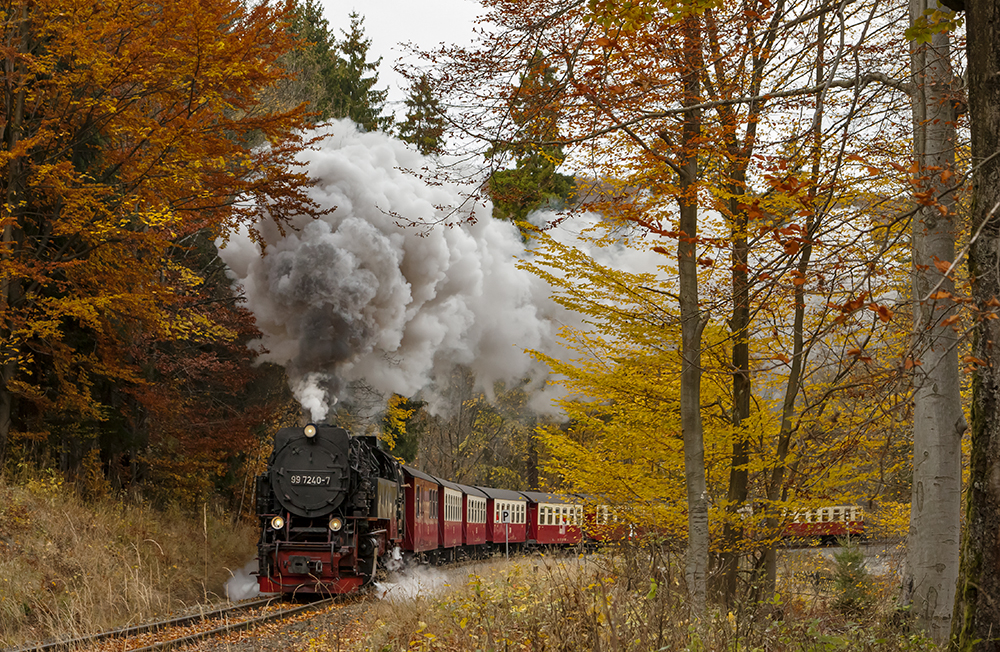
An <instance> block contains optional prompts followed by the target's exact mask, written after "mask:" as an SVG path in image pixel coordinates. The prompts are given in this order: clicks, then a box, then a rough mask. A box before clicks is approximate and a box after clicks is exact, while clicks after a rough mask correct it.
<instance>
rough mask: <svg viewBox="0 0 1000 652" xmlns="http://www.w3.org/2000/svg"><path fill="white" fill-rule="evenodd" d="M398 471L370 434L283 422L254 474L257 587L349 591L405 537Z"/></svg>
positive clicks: (288, 591) (286, 590)
mask: <svg viewBox="0 0 1000 652" xmlns="http://www.w3.org/2000/svg"><path fill="white" fill-rule="evenodd" d="M402 485H403V475H402V471H401V469H400V466H399V464H398V463H397V462H396V460H395V459H393V458H392V456H390V455H389V454H388V453H386V452H384V451H382V450H380V449H379V447H378V441H377V438H376V437H351V436H350V435H349V434H348V432H347V431H346V430H344V429H343V428H339V427H335V426H324V425H313V424H309V425H307V426H305V427H301V428H284V429H282V430H280V431H278V434H277V435H276V436H275V439H274V451H273V452H272V454H271V457H270V459H269V460H268V470H267V473H266V474H264V475H261V476H259V477H258V478H257V516H258V517H259V519H260V525H261V536H260V541H259V543H258V549H257V560H258V577H257V582H258V585H259V587H260V590H261V592H262V593H284V594H294V593H333V594H339V593H350V592H352V591H355V590H357V589H358V588H360V587H361V586H363V585H365V584H368V583H370V582H371V581H372V580H373V579H374V578H375V573H376V570H377V568H378V563H379V559H380V558H386V559H388V556H391V555H392V554H394V550H395V549H396V548H397V547H398V546H399V543H400V541H401V540H402V537H403V486H402Z"/></svg>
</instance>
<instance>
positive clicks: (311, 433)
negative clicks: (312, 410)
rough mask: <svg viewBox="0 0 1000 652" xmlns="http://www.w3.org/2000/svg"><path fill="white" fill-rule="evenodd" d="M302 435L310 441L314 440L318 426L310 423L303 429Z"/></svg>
mask: <svg viewBox="0 0 1000 652" xmlns="http://www.w3.org/2000/svg"><path fill="white" fill-rule="evenodd" d="M302 433H303V434H304V435H305V436H306V437H308V438H309V439H312V438H313V437H315V436H316V426H314V425H313V424H311V423H310V424H309V425H308V426H306V427H305V428H303V429H302Z"/></svg>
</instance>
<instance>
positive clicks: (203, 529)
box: [0, 472, 257, 649]
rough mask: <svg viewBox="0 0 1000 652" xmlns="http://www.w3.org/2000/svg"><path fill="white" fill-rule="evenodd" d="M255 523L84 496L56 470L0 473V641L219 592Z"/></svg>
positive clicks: (10, 643) (69, 632) (6, 643)
mask: <svg viewBox="0 0 1000 652" xmlns="http://www.w3.org/2000/svg"><path fill="white" fill-rule="evenodd" d="M256 540H257V532H256V528H254V527H253V525H252V524H248V523H245V522H234V520H233V519H232V518H231V517H230V515H228V514H226V513H225V512H224V511H223V510H222V509H221V508H219V507H218V506H214V505H213V504H212V503H211V502H209V503H206V504H204V505H202V508H201V509H199V510H189V511H184V510H181V509H178V508H166V509H154V508H153V507H151V506H150V505H149V504H148V503H146V502H145V501H142V500H139V499H135V498H133V499H129V500H126V501H124V502H123V501H119V500H116V499H113V498H103V499H96V500H95V499H84V498H83V497H81V496H80V493H79V491H78V488H77V487H75V486H73V485H70V484H67V483H64V482H63V481H62V480H61V479H60V476H59V475H58V474H56V473H53V472H41V473H33V474H31V477H30V478H29V477H26V478H22V479H19V481H17V482H14V481H9V482H8V481H4V480H3V479H2V478H0V649H8V648H12V647H18V646H22V645H25V644H28V643H33V642H40V641H45V640H52V639H56V638H60V639H62V638H72V637H76V636H81V635H84V634H88V633H94V632H98V631H104V630H107V629H111V628H114V627H119V626H123V625H126V624H133V623H138V622H143V621H148V620H150V619H151V618H153V617H155V616H159V615H163V614H167V613H173V612H176V611H180V610H184V609H185V608H189V607H192V606H193V605H196V604H199V603H205V602H214V601H219V600H225V594H224V586H225V582H226V580H228V579H229V577H230V576H231V575H230V570H229V569H232V571H233V572H235V571H236V570H237V569H239V568H241V567H242V566H243V565H244V564H245V563H246V562H247V561H249V560H250V559H252V558H253V556H254V554H255V553H256V550H255V546H256Z"/></svg>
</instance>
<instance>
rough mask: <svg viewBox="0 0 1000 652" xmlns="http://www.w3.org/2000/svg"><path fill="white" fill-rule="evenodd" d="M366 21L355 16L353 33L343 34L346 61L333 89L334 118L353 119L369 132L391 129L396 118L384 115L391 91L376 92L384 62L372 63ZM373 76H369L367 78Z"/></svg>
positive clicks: (339, 46)
mask: <svg viewBox="0 0 1000 652" xmlns="http://www.w3.org/2000/svg"><path fill="white" fill-rule="evenodd" d="M364 22H365V19H364V17H363V16H360V15H358V14H357V13H356V12H352V13H351V30H350V32H343V34H344V40H343V41H341V42H339V43H337V50H338V52H339V54H340V55H342V61H341V62H340V63H339V65H338V66H337V69H336V70H335V71H334V73H333V78H332V79H331V83H330V86H329V87H328V88H329V90H330V95H331V97H330V117H333V118H350V119H351V120H354V122H356V123H358V124H359V125H360V126H361V127H362V128H363V129H365V130H366V131H376V130H379V129H388V128H389V127H390V126H392V122H393V120H392V116H391V115H389V116H383V115H381V113H382V110H383V109H384V107H385V98H386V95H388V93H389V91H388V90H382V91H378V90H375V84H377V83H378V72H377V71H378V65H379V63H381V61H382V59H381V58H379V59H376V60H375V61H372V62H369V61H368V60H367V59H368V49H369V48H370V47H371V40H370V39H366V38H365V35H364V29H363V25H364ZM366 75H369V76H366Z"/></svg>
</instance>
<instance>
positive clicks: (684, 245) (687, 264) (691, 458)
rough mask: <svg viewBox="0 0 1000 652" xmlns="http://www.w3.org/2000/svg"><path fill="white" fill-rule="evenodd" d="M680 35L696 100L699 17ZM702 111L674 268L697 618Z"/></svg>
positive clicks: (688, 127) (690, 122) (704, 541)
mask: <svg viewBox="0 0 1000 652" xmlns="http://www.w3.org/2000/svg"><path fill="white" fill-rule="evenodd" d="M684 41H685V51H686V57H687V61H686V64H687V65H686V66H685V68H686V70H687V77H686V79H685V81H684V88H685V92H684V103H685V105H687V106H692V105H695V104H697V103H698V102H699V101H700V97H699V96H700V94H701V93H700V91H701V82H700V75H701V74H702V57H701V47H702V46H701V26H700V24H699V19H698V18H696V17H689V18H687V19H685V25H684ZM700 137H701V112H700V111H698V110H693V111H689V112H687V113H685V114H684V126H683V143H682V144H681V160H680V161H679V163H680V165H679V167H680V200H679V212H680V224H679V226H680V229H679V231H680V234H681V235H680V237H679V238H678V241H677V274H678V277H679V281H678V282H679V285H680V313H681V356H682V362H681V399H680V410H681V431H682V433H683V435H684V477H685V482H686V486H687V504H688V552H687V567H686V570H685V577H686V579H687V585H688V596H689V601H690V604H689V608H690V609H691V614H692V616H693V617H695V618H700V617H701V616H702V615H704V613H705V606H706V600H707V585H708V486H707V484H706V480H705V445H704V441H703V437H702V426H701V335H702V331H703V330H704V326H705V322H704V319H703V316H702V314H701V308H700V307H699V305H698V260H697V257H698V256H697V251H698V243H697V239H698V188H697V179H698V150H699V146H698V139H699V138H700Z"/></svg>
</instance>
